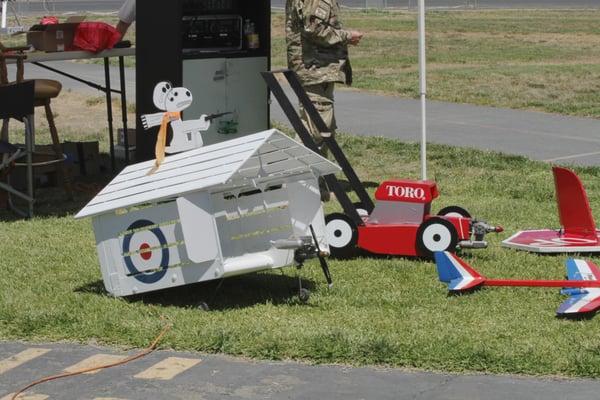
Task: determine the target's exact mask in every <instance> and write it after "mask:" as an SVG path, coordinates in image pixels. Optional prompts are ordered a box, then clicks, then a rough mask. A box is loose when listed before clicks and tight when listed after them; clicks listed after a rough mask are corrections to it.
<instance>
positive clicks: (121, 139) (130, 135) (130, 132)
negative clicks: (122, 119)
mask: <svg viewBox="0 0 600 400" xmlns="http://www.w3.org/2000/svg"><path fill="white" fill-rule="evenodd" d="M123 132H124V131H123V129H122V128H119V129H118V130H117V133H118V138H117V144H118V145H119V146H125V134H124V133H123ZM135 133H136V130H135V129H127V144H128V145H129V148H132V147H135Z"/></svg>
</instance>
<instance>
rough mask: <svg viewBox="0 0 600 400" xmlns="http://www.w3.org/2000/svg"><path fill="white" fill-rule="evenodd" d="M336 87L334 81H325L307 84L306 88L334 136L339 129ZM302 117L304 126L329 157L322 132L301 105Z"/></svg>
mask: <svg viewBox="0 0 600 400" xmlns="http://www.w3.org/2000/svg"><path fill="white" fill-rule="evenodd" d="M334 87H335V83H333V82H325V83H320V84H317V85H306V86H304V89H305V90H306V93H307V94H308V98H309V99H310V101H311V102H312V103H313V105H314V106H315V108H316V109H317V111H318V113H319V115H320V116H321V118H323V121H325V125H327V127H328V128H329V129H330V130H331V134H332V136H333V135H335V130H336V129H337V125H336V123H335V114H334V110H333V89H334ZM300 118H301V119H302V122H304V126H306V128H307V129H308V131H309V132H310V134H311V135H312V136H313V138H314V139H315V143H316V144H317V146H319V149H320V150H321V152H322V154H323V156H324V157H327V156H328V154H329V151H328V149H327V146H325V145H324V144H323V136H322V133H324V132H319V130H318V129H317V127H316V126H315V124H314V123H313V121H312V120H311V119H310V118H309V116H308V114H307V113H306V111H305V110H304V107H302V105H300Z"/></svg>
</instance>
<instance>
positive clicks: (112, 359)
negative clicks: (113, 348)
mask: <svg viewBox="0 0 600 400" xmlns="http://www.w3.org/2000/svg"><path fill="white" fill-rule="evenodd" d="M125 357H126V356H117V355H113V354H96V355H93V356H91V357H88V358H86V359H85V360H82V361H80V362H78V363H77V364H75V365H71V366H70V367H68V368H65V372H77V371H81V370H83V369H89V368H93V367H99V366H102V365H108V364H113V363H116V362H119V361H122V360H124V359H125ZM98 372H100V370H99V369H97V370H95V371H90V372H86V374H87V375H92V374H96V373H98Z"/></svg>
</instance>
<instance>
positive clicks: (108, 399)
mask: <svg viewBox="0 0 600 400" xmlns="http://www.w3.org/2000/svg"><path fill="white" fill-rule="evenodd" d="M94 400H126V399H121V398H120V397H96V398H95V399H94Z"/></svg>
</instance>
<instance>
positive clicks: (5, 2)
mask: <svg viewBox="0 0 600 400" xmlns="http://www.w3.org/2000/svg"><path fill="white" fill-rule="evenodd" d="M7 8H8V0H4V1H2V25H0V28H2V29H4V28H6V12H7Z"/></svg>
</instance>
